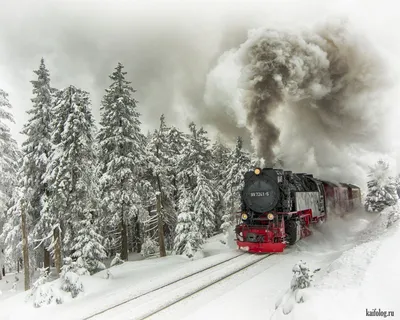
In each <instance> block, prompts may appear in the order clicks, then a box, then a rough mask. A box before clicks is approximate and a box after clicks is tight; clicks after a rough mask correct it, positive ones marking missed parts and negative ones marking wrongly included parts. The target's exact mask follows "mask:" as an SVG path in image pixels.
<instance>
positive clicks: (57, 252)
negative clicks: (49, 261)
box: [53, 227, 61, 276]
mask: <svg viewBox="0 0 400 320" xmlns="http://www.w3.org/2000/svg"><path fill="white" fill-rule="evenodd" d="M53 236H54V242H55V245H54V264H55V265H56V271H57V275H58V276H60V274H61V239H60V230H59V229H58V227H57V228H55V229H54V231H53Z"/></svg>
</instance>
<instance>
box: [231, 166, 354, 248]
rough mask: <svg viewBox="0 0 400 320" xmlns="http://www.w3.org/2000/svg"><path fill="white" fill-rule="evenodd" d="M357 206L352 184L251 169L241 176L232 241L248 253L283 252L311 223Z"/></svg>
mask: <svg viewBox="0 0 400 320" xmlns="http://www.w3.org/2000/svg"><path fill="white" fill-rule="evenodd" d="M360 205H361V190H360V188H359V187H357V186H355V185H352V184H345V183H333V182H329V181H324V180H320V179H317V178H314V177H313V175H311V174H305V173H293V172H292V171H284V170H282V169H273V168H264V169H261V168H255V170H254V171H248V172H246V173H245V175H244V187H243V189H242V193H241V215H240V217H239V221H238V224H237V225H236V228H235V233H236V243H237V245H238V247H239V249H242V250H246V251H249V252H253V253H266V252H283V250H284V249H285V248H286V246H287V245H293V244H295V243H296V242H297V241H299V240H300V239H302V238H305V237H307V236H309V235H310V234H311V230H310V226H311V225H312V224H316V223H320V222H323V221H325V220H326V218H327V216H329V215H332V214H339V215H341V216H343V214H345V213H346V212H350V211H352V210H354V209H355V208H356V207H358V206H360Z"/></svg>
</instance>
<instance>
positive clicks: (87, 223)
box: [72, 212, 107, 274]
mask: <svg viewBox="0 0 400 320" xmlns="http://www.w3.org/2000/svg"><path fill="white" fill-rule="evenodd" d="M102 241H103V237H102V236H101V235H100V234H98V232H97V230H96V227H95V225H94V219H93V216H92V214H91V213H90V212H86V214H85V216H84V217H83V219H82V220H81V225H80V229H79V230H78V234H77V237H76V240H75V245H74V247H73V250H74V253H73V255H72V256H73V257H75V258H82V260H83V264H84V267H85V268H86V269H87V270H88V271H89V272H90V274H93V273H96V272H98V271H101V270H104V269H105V268H106V267H105V265H104V263H103V262H102V260H104V259H105V258H106V257H107V254H106V252H105V249H104V247H103V245H102Z"/></svg>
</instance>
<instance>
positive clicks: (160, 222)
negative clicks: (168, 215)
mask: <svg viewBox="0 0 400 320" xmlns="http://www.w3.org/2000/svg"><path fill="white" fill-rule="evenodd" d="M157 216H158V244H159V246H160V257H165V256H166V255H167V253H166V251H165V239H164V222H163V219H162V216H161V192H157Z"/></svg>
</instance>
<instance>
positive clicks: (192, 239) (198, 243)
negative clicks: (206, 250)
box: [174, 188, 204, 258]
mask: <svg viewBox="0 0 400 320" xmlns="http://www.w3.org/2000/svg"><path fill="white" fill-rule="evenodd" d="M192 203H193V195H191V193H190V192H189V191H188V190H187V189H186V188H182V192H181V195H180V200H179V214H178V224H177V226H176V230H175V231H176V237H175V240H174V244H175V245H174V252H175V254H185V255H186V256H187V257H189V258H192V257H193V256H194V255H195V253H196V252H197V251H198V250H200V249H201V247H202V245H203V243H204V239H203V237H202V235H201V234H200V231H199V228H198V223H196V216H195V213H194V211H193V210H192V209H191V208H192Z"/></svg>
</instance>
